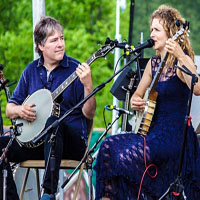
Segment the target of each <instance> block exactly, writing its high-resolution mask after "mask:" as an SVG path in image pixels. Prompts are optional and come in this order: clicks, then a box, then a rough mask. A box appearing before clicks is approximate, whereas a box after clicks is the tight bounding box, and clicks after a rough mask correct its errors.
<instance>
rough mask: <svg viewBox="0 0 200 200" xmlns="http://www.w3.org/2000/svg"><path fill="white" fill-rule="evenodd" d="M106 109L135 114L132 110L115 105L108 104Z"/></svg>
mask: <svg viewBox="0 0 200 200" xmlns="http://www.w3.org/2000/svg"><path fill="white" fill-rule="evenodd" d="M105 109H106V110H109V111H111V110H117V111H118V112H119V113H121V114H127V115H133V113H132V112H130V111H128V110H126V109H124V108H118V107H116V106H113V105H106V106H105Z"/></svg>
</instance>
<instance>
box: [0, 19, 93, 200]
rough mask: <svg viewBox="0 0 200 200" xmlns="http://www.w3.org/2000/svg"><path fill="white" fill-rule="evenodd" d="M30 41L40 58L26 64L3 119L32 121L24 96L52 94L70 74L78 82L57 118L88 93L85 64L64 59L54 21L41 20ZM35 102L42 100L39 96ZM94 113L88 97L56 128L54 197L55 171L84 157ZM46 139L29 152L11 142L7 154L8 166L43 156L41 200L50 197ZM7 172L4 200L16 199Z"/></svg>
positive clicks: (0, 143) (60, 29)
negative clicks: (63, 163) (88, 121)
mask: <svg viewBox="0 0 200 200" xmlns="http://www.w3.org/2000/svg"><path fill="white" fill-rule="evenodd" d="M34 38H35V44H36V52H38V54H39V55H40V58H39V59H38V60H35V61H33V62H32V63H30V64H29V65H28V66H27V67H26V68H25V70H24V71H23V73H22V76H21V78H20V80H19V83H18V85H17V87H16V89H15V91H14V92H13V95H12V98H11V99H10V100H9V102H8V104H7V107H6V115H7V116H8V117H10V118H11V119H15V118H22V119H25V120H27V121H29V122H33V121H34V120H36V118H37V113H36V112H35V109H34V107H35V106H37V105H35V104H31V105H23V104H22V103H23V102H24V100H25V99H26V98H27V96H28V95H31V94H33V93H34V92H35V91H37V90H39V89H42V88H45V89H48V90H50V91H51V92H53V91H54V90H55V89H56V88H58V86H59V85H60V84H61V83H63V81H65V80H66V79H67V78H68V77H69V76H70V75H71V74H72V73H73V72H74V71H76V74H77V76H78V77H79V79H76V80H75V81H73V82H72V83H71V84H70V86H69V87H68V88H67V89H66V90H64V92H63V93H62V95H61V96H62V102H61V103H60V108H61V115H63V114H64V113H65V112H66V111H67V110H69V109H70V108H72V107H74V106H75V105H77V103H78V102H80V101H81V100H82V99H83V98H84V97H86V96H87V95H88V94H89V93H90V92H91V91H92V78H91V71H90V67H89V66H88V65H87V64H86V63H83V64H80V63H79V62H78V61H77V60H75V59H74V58H71V57H68V56H66V54H65V41H64V35H63V27H62V25H61V24H60V23H59V22H58V21H57V20H56V19H53V18H51V17H43V18H42V19H41V20H40V21H39V22H38V24H37V25H36V27H35V31H34ZM38 98H42V95H41V97H38ZM95 109H96V102H95V98H94V97H91V98H90V99H88V100H87V102H86V103H85V104H84V105H83V106H82V107H81V108H79V109H76V110H75V111H74V112H72V113H71V114H70V115H69V116H68V117H67V118H66V119H65V120H64V122H63V123H61V124H60V125H59V128H58V130H57V132H56V145H55V158H56V164H55V173H54V178H53V180H54V182H53V183H54V187H53V193H56V190H57V184H58V174H59V167H60V161H61V159H62V157H64V158H68V159H81V158H82V156H83V155H84V152H85V148H86V142H87V125H86V119H93V117H94V114H95ZM54 120H55V117H50V118H49V120H47V123H46V127H48V126H49V125H50V124H51V123H52V122H53V121H54ZM50 137H51V133H48V134H47V135H46V136H45V138H44V144H42V145H40V146H39V147H36V148H33V149H30V148H27V147H25V146H22V147H20V146H19V144H18V142H17V141H16V140H14V142H13V145H12V146H11V147H10V149H9V152H8V154H7V156H8V161H12V162H21V161H23V160H27V159H41V158H43V154H44V158H45V165H46V166H48V167H47V170H46V173H45V177H44V182H43V188H44V195H43V197H42V200H44V199H46V200H48V199H50V194H52V192H51V172H50V168H49V165H47V163H48V162H47V161H48V158H49V155H50V154H49V152H50V147H51V144H50V143H49V139H50ZM8 140H9V138H8V137H1V138H0V147H1V148H4V147H5V145H6V144H7V142H8ZM7 169H8V189H7V197H8V198H7V199H8V200H11V199H12V200H13V199H14V200H15V199H18V195H17V193H16V188H15V185H14V182H13V180H12V173H11V171H10V168H9V166H7Z"/></svg>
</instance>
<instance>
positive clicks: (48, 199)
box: [41, 193, 50, 200]
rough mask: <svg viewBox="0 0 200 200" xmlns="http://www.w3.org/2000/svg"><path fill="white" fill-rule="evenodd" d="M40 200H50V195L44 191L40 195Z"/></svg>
mask: <svg viewBox="0 0 200 200" xmlns="http://www.w3.org/2000/svg"><path fill="white" fill-rule="evenodd" d="M41 200H50V195H49V194H47V193H44V194H43V195H42V198H41Z"/></svg>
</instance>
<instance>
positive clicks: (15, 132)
mask: <svg viewBox="0 0 200 200" xmlns="http://www.w3.org/2000/svg"><path fill="white" fill-rule="evenodd" d="M22 125H23V124H16V125H13V126H12V127H11V129H13V131H12V132H11V138H10V140H9V142H8V144H7V146H6V147H5V148H4V149H3V150H2V151H3V153H2V155H1V157H0V166H1V165H2V171H3V173H2V174H3V200H6V199H7V197H6V196H7V195H6V190H7V175H8V172H7V169H6V164H7V163H8V160H7V157H6V154H7V152H8V150H9V147H10V146H11V145H12V142H13V140H14V139H15V137H16V136H18V135H19V133H18V126H22Z"/></svg>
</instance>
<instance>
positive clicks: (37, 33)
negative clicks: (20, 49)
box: [34, 16, 63, 56]
mask: <svg viewBox="0 0 200 200" xmlns="http://www.w3.org/2000/svg"><path fill="white" fill-rule="evenodd" d="M55 31H60V32H62V33H63V27H62V25H61V24H60V22H58V21H57V20H56V19H54V18H52V17H47V16H45V17H42V18H41V20H40V21H39V22H38V23H37V24H36V26H35V30H34V40H35V45H36V47H35V51H36V52H37V53H38V54H39V55H40V56H41V55H42V51H41V50H40V48H39V45H44V44H45V42H46V40H47V38H48V37H49V36H50V35H51V34H53V33H54V32H55Z"/></svg>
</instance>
